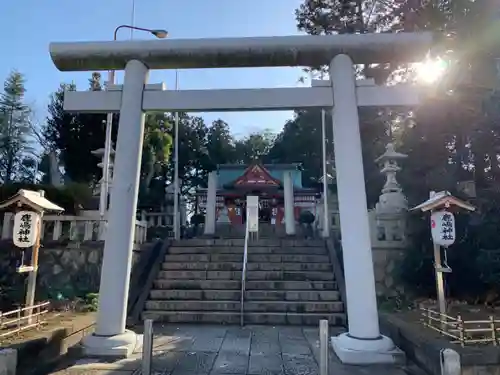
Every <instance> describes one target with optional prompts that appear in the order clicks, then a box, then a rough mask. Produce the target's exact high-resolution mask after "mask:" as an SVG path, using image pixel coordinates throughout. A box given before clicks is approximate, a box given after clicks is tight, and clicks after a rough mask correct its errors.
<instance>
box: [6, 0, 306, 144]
mask: <svg viewBox="0 0 500 375" xmlns="http://www.w3.org/2000/svg"><path fill="white" fill-rule="evenodd" d="M132 3H133V0H85V1H76V0H44V1H40V0H6V1H4V4H2V12H1V13H0V35H2V38H1V40H2V42H1V47H2V52H3V53H2V58H1V59H0V79H2V80H3V79H4V78H5V77H6V76H7V74H8V73H9V71H10V70H12V69H18V70H19V71H20V72H22V73H24V74H25V76H26V79H27V90H28V91H27V100H28V102H30V103H32V104H33V105H34V108H35V111H36V116H37V118H38V120H39V121H40V122H43V121H44V118H45V115H46V106H47V103H48V97H49V95H50V93H51V92H53V91H54V90H56V89H57V87H58V85H59V83H60V82H71V81H74V82H75V83H76V84H77V85H78V87H79V88H80V89H87V79H88V78H89V77H90V73H87V72H85V73H74V72H65V73H63V72H59V71H58V70H57V69H56V68H55V67H54V65H53V64H52V61H51V59H50V56H49V53H48V45H49V43H50V42H52V41H85V40H108V39H112V36H113V31H114V29H115V27H116V26H118V25H120V24H130V23H131V22H132ZM301 3H302V0H189V1H188V0H135V12H134V14H135V17H134V22H135V25H136V26H140V27H145V28H153V29H154V28H164V29H167V30H168V31H169V33H170V37H171V38H203V37H243V36H275V35H292V34H297V33H298V32H297V30H296V26H295V17H294V10H295V9H296V8H297V7H298V6H299V5H300V4H301ZM130 37H131V35H130V31H128V30H121V31H120V33H119V35H118V39H130ZM133 37H134V39H144V38H146V39H147V38H150V36H149V35H148V34H146V33H142V32H135V33H134V35H133ZM302 75H303V73H302V71H301V70H300V69H298V68H260V69H210V70H198V69H196V70H181V71H180V73H179V77H180V79H179V84H180V88H181V89H195V88H197V89H209V88H245V87H248V88H255V87H285V86H296V85H298V82H297V81H298V79H299V78H300V77H301V76H302ZM105 76H106V74H104V77H105ZM174 77H175V73H174V71H168V70H166V71H165V70H164V71H154V72H152V74H151V75H150V82H151V83H154V82H162V81H163V82H166V84H167V86H169V87H171V88H174V81H175V80H174ZM121 79H122V75H121V74H118V80H119V81H121ZM201 115H202V116H203V117H204V118H205V119H206V120H207V121H211V120H214V119H216V118H219V117H220V118H222V119H223V120H225V121H227V122H228V123H229V124H230V126H231V130H232V131H233V133H235V134H236V135H239V136H241V135H244V134H246V133H248V132H249V131H255V130H258V129H266V128H270V129H273V130H275V131H279V130H281V128H282V126H283V125H284V123H285V121H286V120H287V119H289V118H290V117H291V112H234V113H203V114H201Z"/></svg>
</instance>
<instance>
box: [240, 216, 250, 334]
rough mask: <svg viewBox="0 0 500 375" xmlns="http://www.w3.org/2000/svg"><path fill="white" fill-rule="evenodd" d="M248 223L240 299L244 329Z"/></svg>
mask: <svg viewBox="0 0 500 375" xmlns="http://www.w3.org/2000/svg"><path fill="white" fill-rule="evenodd" d="M248 237H249V233H248V221H247V223H246V226H245V244H244V246H243V268H242V271H241V297H240V325H241V326H242V327H243V325H244V324H245V309H244V305H245V281H246V273H247V261H248Z"/></svg>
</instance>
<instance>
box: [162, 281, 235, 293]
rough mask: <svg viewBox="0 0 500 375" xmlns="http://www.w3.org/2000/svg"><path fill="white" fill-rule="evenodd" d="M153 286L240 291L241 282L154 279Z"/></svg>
mask: <svg viewBox="0 0 500 375" xmlns="http://www.w3.org/2000/svg"><path fill="white" fill-rule="evenodd" d="M153 285H154V289H182V290H200V289H201V290H218V289H226V290H238V291H239V290H241V280H186V279H183V280H179V279H156V280H155V281H154V284H153Z"/></svg>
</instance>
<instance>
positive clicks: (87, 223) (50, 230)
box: [2, 212, 147, 244]
mask: <svg viewBox="0 0 500 375" xmlns="http://www.w3.org/2000/svg"><path fill="white" fill-rule="evenodd" d="M13 226H14V215H13V214H12V213H9V212H7V213H5V214H4V220H3V226H2V239H10V238H12V230H13ZM146 232H147V222H145V221H142V220H136V223H135V232H134V243H136V244H142V243H144V242H146ZM105 236H106V220H101V219H100V218H96V217H93V216H73V215H44V216H43V221H42V236H41V240H42V241H43V240H46V241H47V240H49V241H50V240H52V241H64V240H69V241H75V242H83V241H104V239H105Z"/></svg>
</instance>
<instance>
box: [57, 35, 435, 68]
mask: <svg viewBox="0 0 500 375" xmlns="http://www.w3.org/2000/svg"><path fill="white" fill-rule="evenodd" d="M432 42H433V37H432V34H431V33H429V32H423V33H394V34H391V33H371V34H343V35H295V36H276V37H246V38H211V39H163V40H133V41H100V42H58V43H51V44H50V55H51V57H52V60H53V62H54V64H55V65H56V67H57V68H58V69H59V70H61V71H89V70H93V71H98V70H120V69H124V68H125V65H126V63H127V62H128V61H130V60H140V61H142V62H143V63H144V64H146V65H147V66H148V67H149V68H150V69H177V68H179V69H182V68H187V69H191V68H230V67H235V68H237V67H267V66H318V65H323V64H328V63H329V62H330V61H331V60H332V59H333V57H335V55H338V54H340V53H345V54H348V55H349V56H350V57H351V58H352V59H353V61H354V63H356V64H361V63H364V64H369V63H389V62H418V61H421V60H423V58H424V57H425V54H426V53H427V52H428V51H429V50H430V48H431V46H432Z"/></svg>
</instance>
